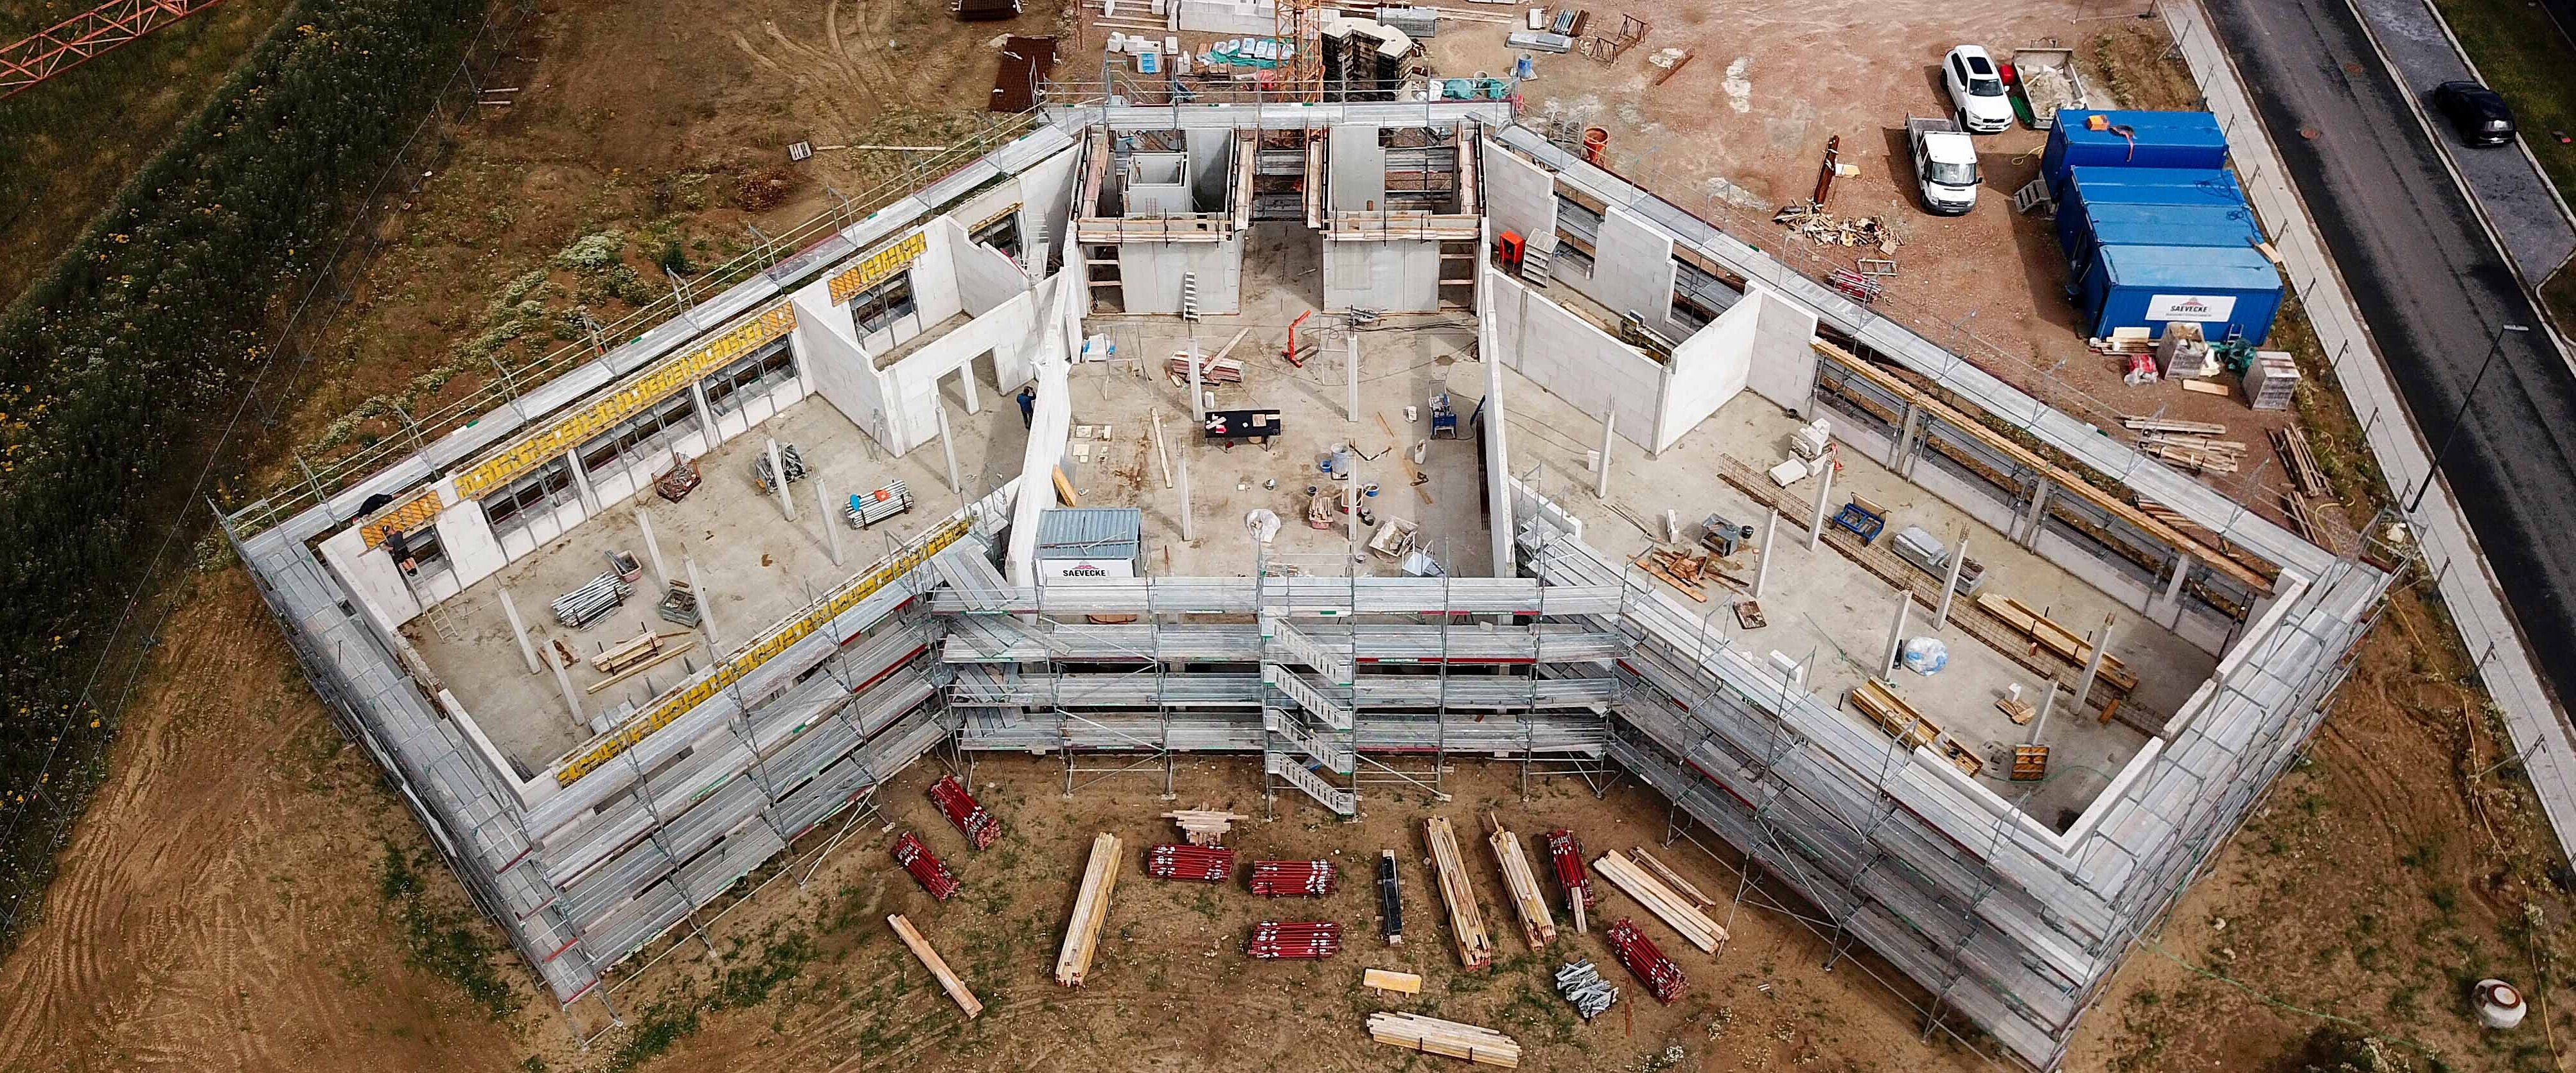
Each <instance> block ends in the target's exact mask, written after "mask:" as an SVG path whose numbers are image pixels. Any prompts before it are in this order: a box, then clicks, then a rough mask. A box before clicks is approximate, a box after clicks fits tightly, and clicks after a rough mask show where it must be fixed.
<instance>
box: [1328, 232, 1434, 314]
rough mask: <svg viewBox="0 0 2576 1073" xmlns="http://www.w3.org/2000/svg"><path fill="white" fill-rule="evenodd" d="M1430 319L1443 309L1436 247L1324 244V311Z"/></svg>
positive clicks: (1408, 243) (1421, 244)
mask: <svg viewBox="0 0 2576 1073" xmlns="http://www.w3.org/2000/svg"><path fill="white" fill-rule="evenodd" d="M1353 307H1358V308H1361V309H1374V310H1378V311H1380V312H1385V313H1430V312H1435V311H1437V310H1438V309H1439V308H1440V244H1439V243H1437V242H1418V241H1400V242H1396V241H1390V242H1336V241H1333V240H1331V239H1326V240H1324V308H1325V309H1328V310H1339V309H1350V308H1353Z"/></svg>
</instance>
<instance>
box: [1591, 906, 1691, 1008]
mask: <svg viewBox="0 0 2576 1073" xmlns="http://www.w3.org/2000/svg"><path fill="white" fill-rule="evenodd" d="M1608 938H1609V940H1610V948H1611V949H1613V950H1616V951H1618V952H1619V963H1620V964H1622V965H1626V966H1627V967H1628V971H1629V972H1633V973H1635V974H1637V979H1638V980H1640V981H1643V982H1644V983H1645V985H1646V991H1647V993H1649V994H1651V995H1653V996H1655V1001H1657V1002H1671V1001H1672V1000H1674V999H1677V998H1680V997H1682V987H1683V985H1684V983H1685V981H1684V980H1683V979H1682V967H1681V966H1679V965H1675V964H1673V959H1671V958H1668V957H1665V956H1664V952H1663V951H1661V950H1657V949H1655V944H1654V943H1653V942H1652V941H1651V940H1649V939H1647V938H1646V937H1645V935H1644V934H1643V933H1641V932H1639V931H1638V930H1637V926H1636V925H1634V924H1631V923H1629V922H1628V918H1626V917H1621V918H1619V922H1618V923H1616V924H1612V925H1610V932H1609V935H1608Z"/></svg>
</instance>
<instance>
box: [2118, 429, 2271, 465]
mask: <svg viewBox="0 0 2576 1073" xmlns="http://www.w3.org/2000/svg"><path fill="white" fill-rule="evenodd" d="M2138 449H2139V450H2141V451H2145V452H2146V453H2147V454H2148V455H2150V456H2152V457H2154V458H2157V459H2159V460H2162V461H2165V462H2171V463H2173V464H2174V465H2176V466H2179V467H2182V468H2184V469H2188V470H2190V471H2192V472H2194V473H2234V472H2236V471H2237V469H2238V468H2240V467H2241V466H2243V465H2244V462H2245V445H2244V444H2243V443H2239V442H2237V441H2235V440H2213V439H2210V438H2209V437H2207V436H2186V435H2181V434H2161V433H2160V434H2157V435H2152V436H2140V437H2138Z"/></svg>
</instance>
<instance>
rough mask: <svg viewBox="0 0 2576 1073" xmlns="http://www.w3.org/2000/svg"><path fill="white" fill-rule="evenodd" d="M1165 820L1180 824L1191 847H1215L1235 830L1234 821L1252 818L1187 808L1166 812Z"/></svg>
mask: <svg viewBox="0 0 2576 1073" xmlns="http://www.w3.org/2000/svg"><path fill="white" fill-rule="evenodd" d="M1163 818H1164V819H1167V820H1170V821H1172V822H1173V823H1176V824H1179V825H1180V828H1181V837H1183V838H1186V839H1188V840H1189V843H1190V844H1191V845H1193V846H1214V845H1221V844H1223V843H1224V842H1225V836H1226V833H1227V832H1229V831H1232V830H1234V821H1236V820H1248V819H1251V818H1252V817H1250V816H1243V815H1238V814H1236V813H1232V812H1212V811H1209V810H1207V809H1199V808H1185V809H1180V810H1177V811H1173V812H1166V813H1164V814H1163Z"/></svg>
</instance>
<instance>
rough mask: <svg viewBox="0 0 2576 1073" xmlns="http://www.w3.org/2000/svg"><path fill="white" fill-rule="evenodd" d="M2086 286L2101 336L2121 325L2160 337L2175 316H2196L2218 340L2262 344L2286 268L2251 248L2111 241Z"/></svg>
mask: <svg viewBox="0 0 2576 1073" xmlns="http://www.w3.org/2000/svg"><path fill="white" fill-rule="evenodd" d="M2079 291H2080V297H2079V299H2078V300H2079V302H2080V303H2081V305H2082V308H2083V310H2084V319H2085V322H2086V323H2087V324H2089V325H2091V326H2092V328H2091V334H2093V335H2094V336H2097V337H2099V336H2107V335H2110V334H2111V330H2112V329H2114V328H2146V329H2148V330H2150V331H2153V332H2155V333H2157V334H2159V335H2161V334H2163V333H2164V327H2165V325H2167V324H2170V323H2172V322H2175V321H2197V322H2199V323H2200V325H2201V330H2202V331H2203V332H2204V333H2206V334H2207V335H2208V337H2209V338H2211V339H2224V338H2226V337H2227V336H2228V335H2229V334H2230V333H2237V334H2242V335H2243V336H2244V337H2245V340H2246V341H2247V342H2249V343H2253V344H2255V345H2258V346H2259V345H2261V344H2262V342H2263V339H2264V337H2265V336H2268V335H2270V334H2271V333H2272V318H2273V317H2274V316H2275V315H2277V314H2279V313H2280V311H2281V273H2280V272H2279V270H2277V269H2275V268H2273V267H2272V262H2270V261H2267V260H2265V259H2264V258H2263V255H2262V254H2261V253H2259V252H2256V251H2255V250H2252V249H2228V248H2224V247H2194V246H2104V247H2102V248H2101V249H2100V250H2099V251H2097V252H2096V253H2095V254H2094V257H2093V263H2092V264H2091V265H2090V266H2088V267H2087V268H2086V269H2085V272H2084V282H2083V286H2082V287H2081V288H2079Z"/></svg>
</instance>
